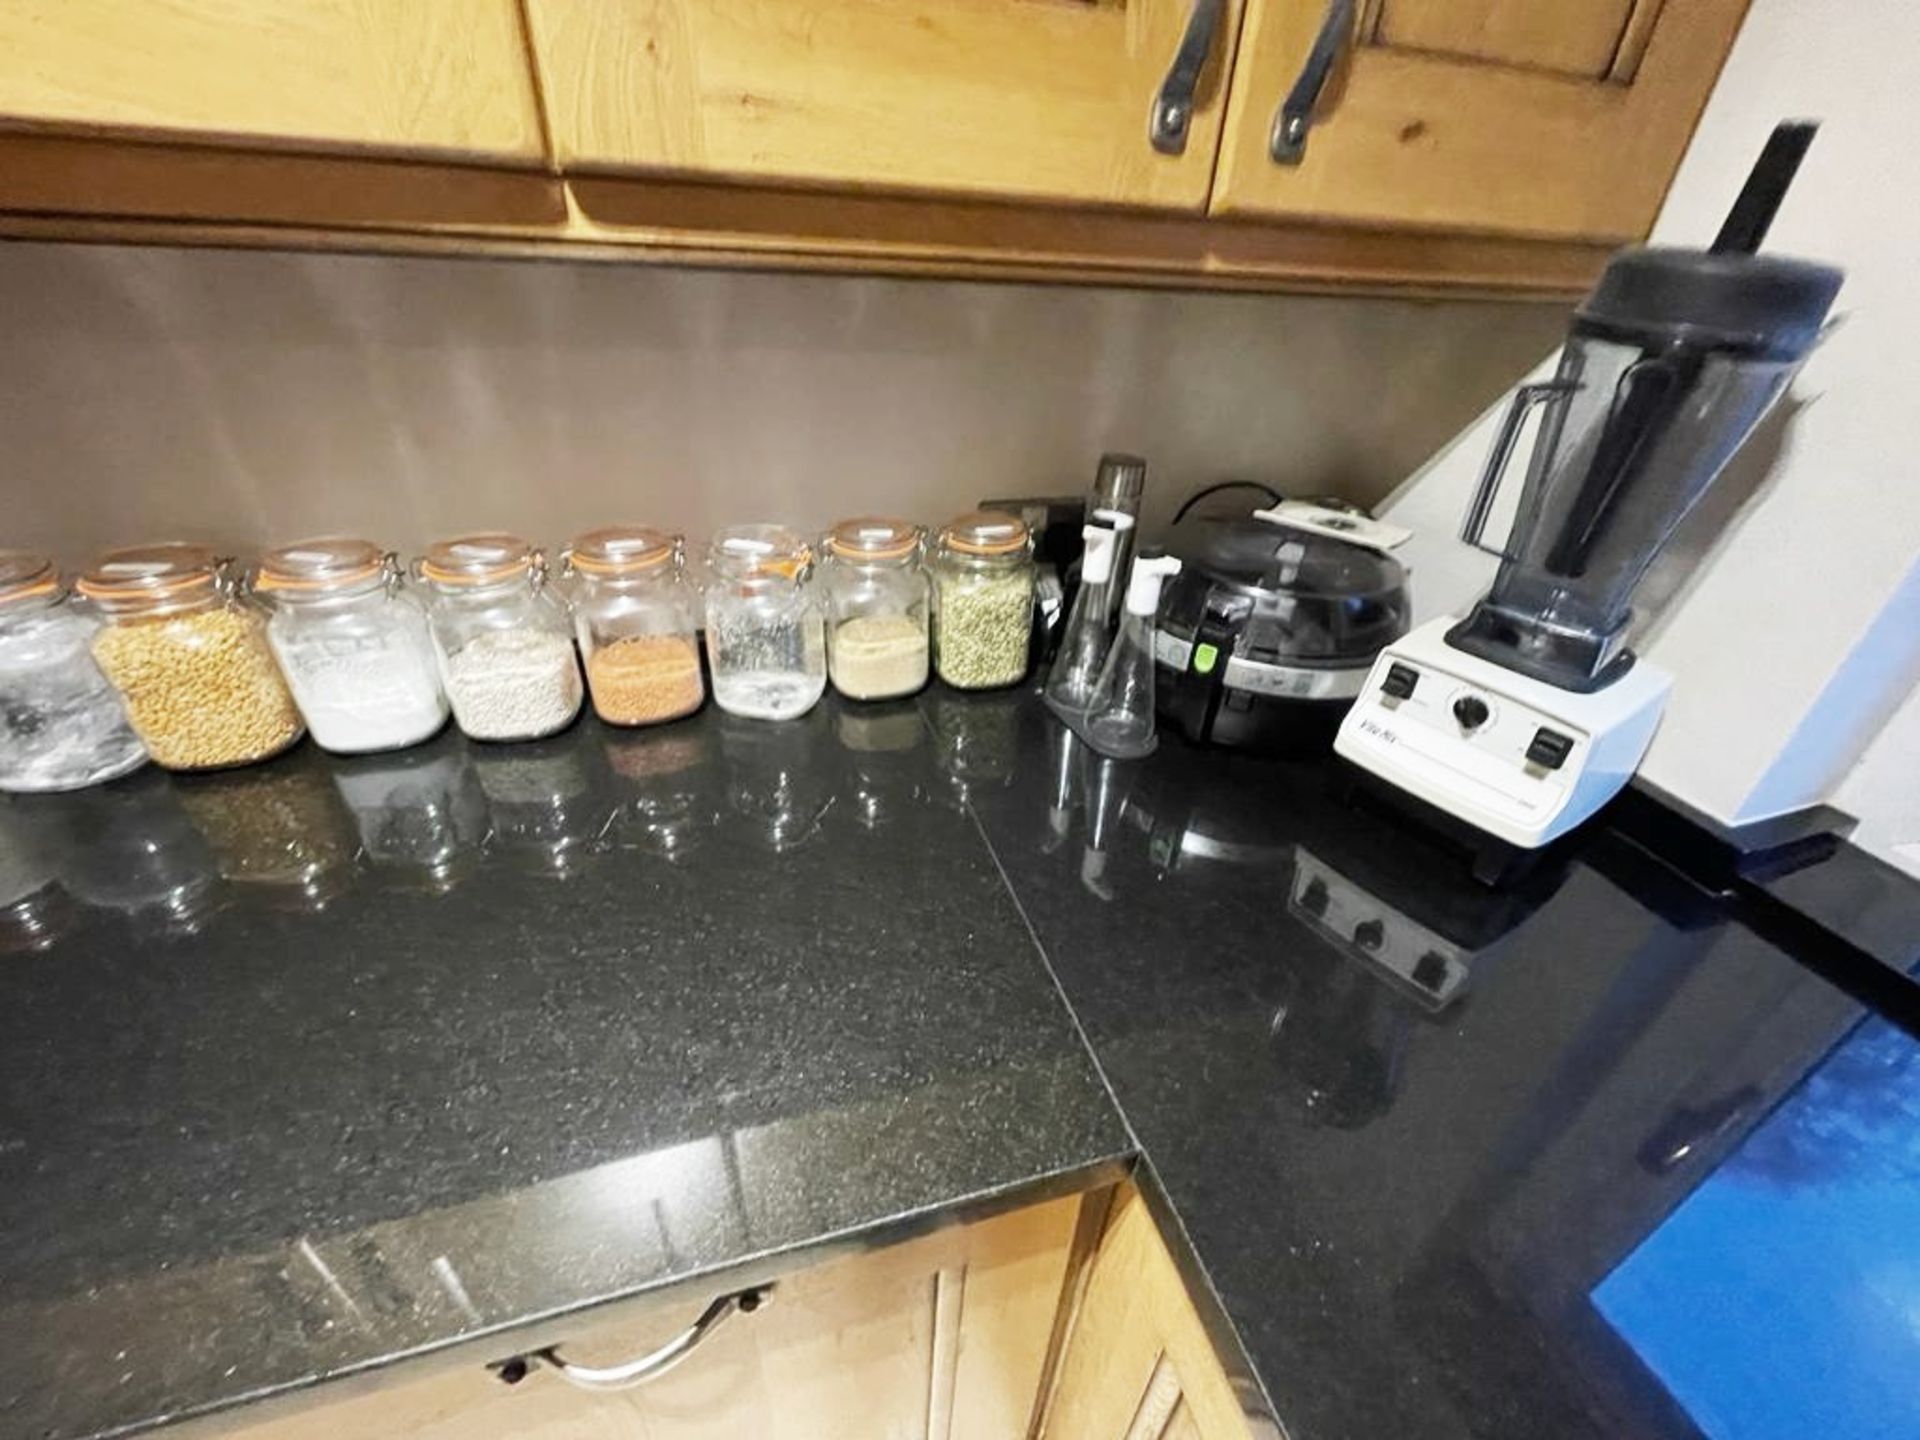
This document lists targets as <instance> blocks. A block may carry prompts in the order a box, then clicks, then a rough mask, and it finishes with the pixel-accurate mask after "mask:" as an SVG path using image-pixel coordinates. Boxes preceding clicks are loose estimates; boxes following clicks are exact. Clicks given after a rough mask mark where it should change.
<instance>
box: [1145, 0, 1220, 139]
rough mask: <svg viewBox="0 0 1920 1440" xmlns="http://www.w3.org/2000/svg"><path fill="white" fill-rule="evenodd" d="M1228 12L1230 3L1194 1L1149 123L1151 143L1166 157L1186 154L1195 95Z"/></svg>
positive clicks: (1154, 102) (1155, 100)
mask: <svg viewBox="0 0 1920 1440" xmlns="http://www.w3.org/2000/svg"><path fill="white" fill-rule="evenodd" d="M1226 8H1227V3H1226V0H1193V13H1192V14H1190V15H1189V16H1188V17H1187V33H1186V34H1185V35H1183V36H1181V37H1180V48H1179V49H1178V50H1176V51H1174V52H1173V64H1172V65H1171V66H1170V67H1168V69H1167V78H1166V79H1164V80H1162V81H1161V82H1160V93H1159V94H1157V95H1155V96H1154V97H1153V112H1152V114H1151V115H1150V116H1149V117H1148V119H1147V139H1148V140H1150V141H1152V142H1153V148H1154V149H1156V150H1158V151H1159V152H1160V153H1161V154H1162V155H1182V154H1185V153H1186V149H1187V130H1188V129H1189V127H1191V125H1192V124H1193V96H1194V92H1195V91H1196V90H1198V89H1199V87H1200V72H1201V71H1202V70H1204V69H1206V68H1207V57H1208V56H1209V55H1211V54H1212V53H1213V37H1214V36H1215V35H1216V34H1218V33H1219V31H1220V16H1221V13H1222V12H1223V11H1225V9H1226Z"/></svg>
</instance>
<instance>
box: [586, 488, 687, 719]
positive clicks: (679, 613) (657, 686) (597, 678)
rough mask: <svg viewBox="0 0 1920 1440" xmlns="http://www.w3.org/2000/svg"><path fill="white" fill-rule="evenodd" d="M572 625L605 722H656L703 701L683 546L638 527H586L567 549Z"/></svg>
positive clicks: (596, 709)
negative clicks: (572, 588)
mask: <svg viewBox="0 0 1920 1440" xmlns="http://www.w3.org/2000/svg"><path fill="white" fill-rule="evenodd" d="M561 565H562V569H563V571H564V572H565V573H566V574H567V575H569V576H571V577H572V578H573V581H574V592H573V624H574V633H575V635H576V636H578V638H579V641H580V654H581V657H582V658H583V659H584V660H585V661H586V664H587V692H588V693H589V694H590V695H592V696H593V708H594V713H596V714H597V715H599V717H600V718H601V719H602V720H605V721H606V722H607V723H608V724H610V725H658V724H660V723H662V722H664V721H667V720H678V719H679V718H680V717H681V716H683V715H691V714H692V713H693V712H694V711H696V710H698V709H699V708H700V705H701V702H702V701H704V700H705V699H706V698H707V688H706V683H705V682H704V681H703V680H702V679H701V678H700V641H699V630H700V621H699V609H700V606H699V599H698V597H697V596H696V595H695V594H694V591H693V587H692V586H691V585H689V584H688V583H687V581H686V544H685V541H683V540H682V539H681V537H680V536H678V535H668V534H664V533H663V532H661V531H659V530H648V529H645V528H643V527H640V526H621V527H616V528H613V529H608V530H593V531H589V532H588V533H587V534H585V535H581V536H579V537H578V538H577V539H575V540H574V542H573V543H572V544H571V545H569V546H568V547H567V551H566V554H565V555H564V556H563V557H562V561H561Z"/></svg>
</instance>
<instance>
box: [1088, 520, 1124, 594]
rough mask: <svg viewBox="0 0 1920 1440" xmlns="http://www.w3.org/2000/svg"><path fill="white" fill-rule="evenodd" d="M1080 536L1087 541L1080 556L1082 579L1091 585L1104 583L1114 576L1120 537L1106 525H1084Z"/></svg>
mask: <svg viewBox="0 0 1920 1440" xmlns="http://www.w3.org/2000/svg"><path fill="white" fill-rule="evenodd" d="M1080 538H1081V539H1082V540H1085V541H1086V542H1087V548H1086V550H1085V551H1084V552H1083V553H1082V554H1081V556H1080V579H1081V581H1082V583H1084V584H1089V585H1104V584H1106V583H1107V581H1109V580H1111V579H1112V578H1113V552H1114V550H1115V548H1116V547H1117V546H1118V545H1119V544H1120V537H1119V536H1118V535H1116V534H1115V533H1114V532H1113V531H1111V530H1109V529H1107V527H1106V526H1104V525H1082V526H1081V527H1080Z"/></svg>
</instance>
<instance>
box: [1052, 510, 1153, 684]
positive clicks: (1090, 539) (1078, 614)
mask: <svg viewBox="0 0 1920 1440" xmlns="http://www.w3.org/2000/svg"><path fill="white" fill-rule="evenodd" d="M1131 529H1133V517H1132V516H1131V515H1128V514H1126V513H1124V512H1123V511H1119V510H1096V511H1094V512H1093V520H1092V522H1091V523H1089V524H1086V525H1083V526H1082V527H1081V529H1080V534H1081V537H1082V538H1083V539H1084V540H1085V541H1086V547H1087V548H1086V550H1085V552H1084V553H1083V554H1082V555H1081V557H1080V589H1079V591H1078V592H1077V593H1076V594H1075V595H1074V597H1073V609H1072V610H1071V611H1069V612H1068V614H1067V628H1066V629H1065V630H1064V631H1062V632H1061V635H1060V649H1059V651H1058V653H1056V654H1055V656H1054V658H1053V668H1052V670H1050V671H1049V672H1048V673H1047V688H1046V691H1045V692H1044V696H1043V698H1044V699H1045V700H1046V702H1047V706H1048V708H1049V709H1051V710H1052V711H1053V712H1054V713H1055V714H1056V715H1059V716H1060V717H1061V718H1062V719H1064V720H1068V721H1071V720H1073V719H1075V718H1076V717H1078V716H1081V715H1084V714H1085V713H1086V710H1087V706H1088V705H1089V704H1091V703H1092V701H1093V693H1094V689H1095V687H1096V686H1098V685H1099V683H1100V669H1101V666H1102V665H1103V664H1104V663H1105V661H1106V658H1107V645H1108V640H1109V638H1110V637H1109V636H1108V633H1107V627H1108V626H1109V625H1110V624H1111V623H1112V618H1113V564H1114V558H1115V556H1116V555H1118V553H1119V551H1120V542H1121V540H1122V539H1123V538H1124V537H1125V536H1126V533H1127V532H1128V531H1129V530H1131Z"/></svg>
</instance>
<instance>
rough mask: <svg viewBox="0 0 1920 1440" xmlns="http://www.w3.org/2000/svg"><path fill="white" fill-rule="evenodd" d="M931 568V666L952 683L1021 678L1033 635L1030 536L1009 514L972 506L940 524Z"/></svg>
mask: <svg viewBox="0 0 1920 1440" xmlns="http://www.w3.org/2000/svg"><path fill="white" fill-rule="evenodd" d="M929 569H930V570H931V573H932V575H933V668H934V672H935V673H936V674H937V675H939V677H940V678H941V679H942V680H943V681H945V682H946V683H947V684H949V685H951V686H953V687H954V688H955V689H957V690H995V689H999V688H1001V687H1002V686H1007V685H1017V684H1019V683H1020V681H1022V680H1023V679H1025V678H1026V674H1027V647H1028V642H1029V640H1030V639H1031V638H1032V635H1033V536H1032V535H1031V534H1030V533H1029V532H1028V530H1027V526H1026V523H1025V522H1024V521H1023V520H1021V519H1020V517H1019V516H1017V515H1002V514H1000V513H998V512H997V511H992V510H976V511H974V512H973V513H972V514H969V515H962V516H960V517H959V518H958V519H956V520H949V521H948V522H947V523H946V524H945V525H943V526H941V527H940V533H939V535H938V537H936V539H935V541H934V546H933V560H932V564H931V565H930V567H929Z"/></svg>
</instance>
